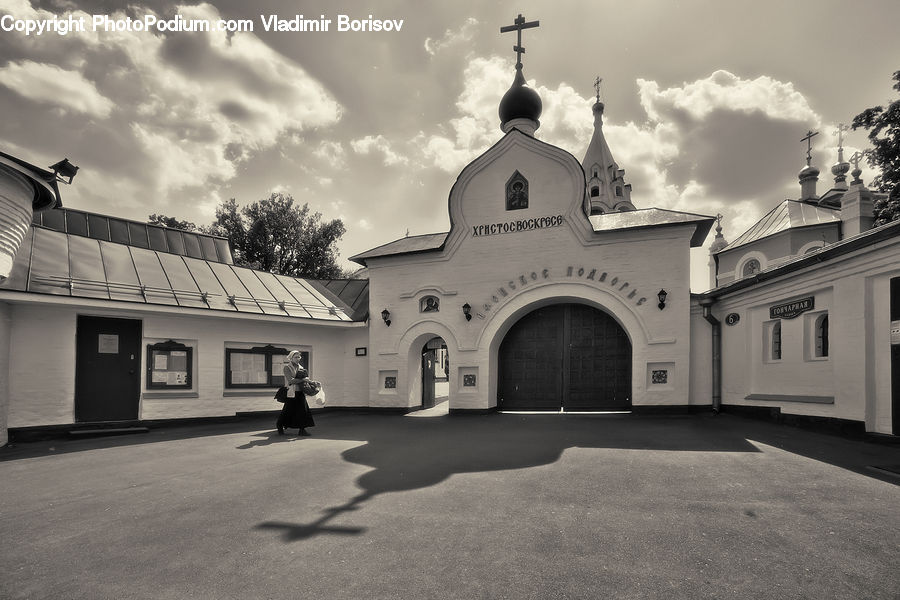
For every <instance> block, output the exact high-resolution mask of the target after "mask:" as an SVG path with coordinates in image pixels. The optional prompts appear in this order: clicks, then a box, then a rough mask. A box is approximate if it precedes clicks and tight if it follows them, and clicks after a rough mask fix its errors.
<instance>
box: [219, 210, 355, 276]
mask: <svg viewBox="0 0 900 600" xmlns="http://www.w3.org/2000/svg"><path fill="white" fill-rule="evenodd" d="M203 231H204V232H205V233H210V234H213V235H220V236H223V237H227V238H228V239H229V240H230V242H231V248H232V251H233V253H234V262H235V264H238V265H243V266H248V267H252V268H254V269H259V270H262V271H269V272H270V273H280V274H282V275H293V276H295V277H308V278H311V279H337V278H342V277H346V276H347V274H346V273H344V271H343V270H342V269H341V267H340V266H338V264H337V258H338V251H337V247H336V244H337V241H338V240H340V239H341V237H342V236H343V235H344V232H345V231H346V229H345V228H344V223H343V222H342V221H341V220H340V219H334V220H332V221H323V220H322V215H321V214H320V213H318V212H316V213H310V210H309V205H308V204H306V203H304V204H303V206H298V205H296V204H295V203H294V199H293V198H292V197H291V196H289V195H285V194H272V195H271V196H270V197H269V198H267V199H265V200H259V201H257V202H254V203H252V204H249V205H247V206H244V207H243V208H239V207H238V205H237V202H236V201H235V200H234V198H232V199H230V200H227V201H225V202H223V203H222V204H221V206H219V207H218V208H217V209H216V219H215V221H213V223H212V225H210V226H209V227H206V228H203Z"/></svg>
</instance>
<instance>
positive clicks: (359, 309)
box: [306, 279, 369, 321]
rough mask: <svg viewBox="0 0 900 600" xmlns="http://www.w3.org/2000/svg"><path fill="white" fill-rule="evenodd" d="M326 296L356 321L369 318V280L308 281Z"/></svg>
mask: <svg viewBox="0 0 900 600" xmlns="http://www.w3.org/2000/svg"><path fill="white" fill-rule="evenodd" d="M306 281H307V283H310V284H312V285H313V286H315V287H316V289H318V290H319V291H320V292H322V293H323V294H324V295H325V296H327V297H329V298H331V299H333V300H334V301H335V304H337V305H338V306H341V307H343V308H344V309H345V312H347V313H348V314H350V315H351V316H352V317H353V320H354V321H364V320H366V319H368V318H369V280H368V279H307V280H306Z"/></svg>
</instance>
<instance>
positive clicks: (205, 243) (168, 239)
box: [32, 208, 234, 264]
mask: <svg viewBox="0 0 900 600" xmlns="http://www.w3.org/2000/svg"><path fill="white" fill-rule="evenodd" d="M32 223H33V224H35V225H43V226H44V227H47V228H48V229H53V230H56V231H61V232H63V233H68V234H71V235H78V236H84V237H90V238H93V239H95V240H104V241H107V242H116V243H118V244H126V245H129V246H135V247H137V248H149V249H150V250H158V251H160V252H170V253H172V254H180V255H181V256H190V257H192V258H202V259H204V260H211V261H215V262H222V263H227V264H231V263H232V262H234V261H233V260H232V257H231V246H229V244H228V238H224V237H220V236H216V235H208V234H205V233H198V232H194V231H182V230H180V229H172V228H169V227H160V226H158V225H150V224H149V223H142V222H141V221H131V220H128V219H120V218H118V217H110V216H107V215H101V214H97V213H89V212H85V211H82V210H72V209H71V208H58V209H55V210H45V211H43V212H36V213H34V218H33V219H32Z"/></svg>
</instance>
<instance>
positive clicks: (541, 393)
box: [497, 304, 631, 411]
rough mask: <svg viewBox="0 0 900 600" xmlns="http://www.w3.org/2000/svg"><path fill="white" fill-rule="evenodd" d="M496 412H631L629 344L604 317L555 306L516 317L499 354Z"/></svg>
mask: <svg viewBox="0 0 900 600" xmlns="http://www.w3.org/2000/svg"><path fill="white" fill-rule="evenodd" d="M498 362H499V379H498V389H497V392H498V405H499V408H500V409H501V410H560V409H561V408H562V409H564V410H566V411H589V410H590V411H593V410H623V409H630V408H631V341H630V340H629V339H628V335H627V334H626V333H625V330H624V329H622V326H621V325H619V323H618V322H616V320H615V319H613V318H612V317H611V316H610V315H609V314H607V313H605V312H603V311H601V310H598V309H595V308H592V307H590V306H586V305H583V304H555V305H552V306H546V307H543V308H539V309H537V310H535V311H533V312H531V313H529V314H527V315H525V316H524V317H523V318H522V319H520V320H519V321H518V322H517V323H516V324H515V325H513V326H512V328H511V329H510V330H509V332H508V333H507V334H506V337H505V338H504V339H503V343H502V344H501V345H500V354H499V360H498Z"/></svg>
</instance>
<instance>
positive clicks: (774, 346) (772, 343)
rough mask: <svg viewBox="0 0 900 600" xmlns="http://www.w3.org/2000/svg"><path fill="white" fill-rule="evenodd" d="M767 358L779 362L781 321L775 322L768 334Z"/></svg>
mask: <svg viewBox="0 0 900 600" xmlns="http://www.w3.org/2000/svg"><path fill="white" fill-rule="evenodd" d="M769 358H770V359H771V360H781V321H775V322H774V323H773V324H772V329H771V331H770V333H769Z"/></svg>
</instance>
